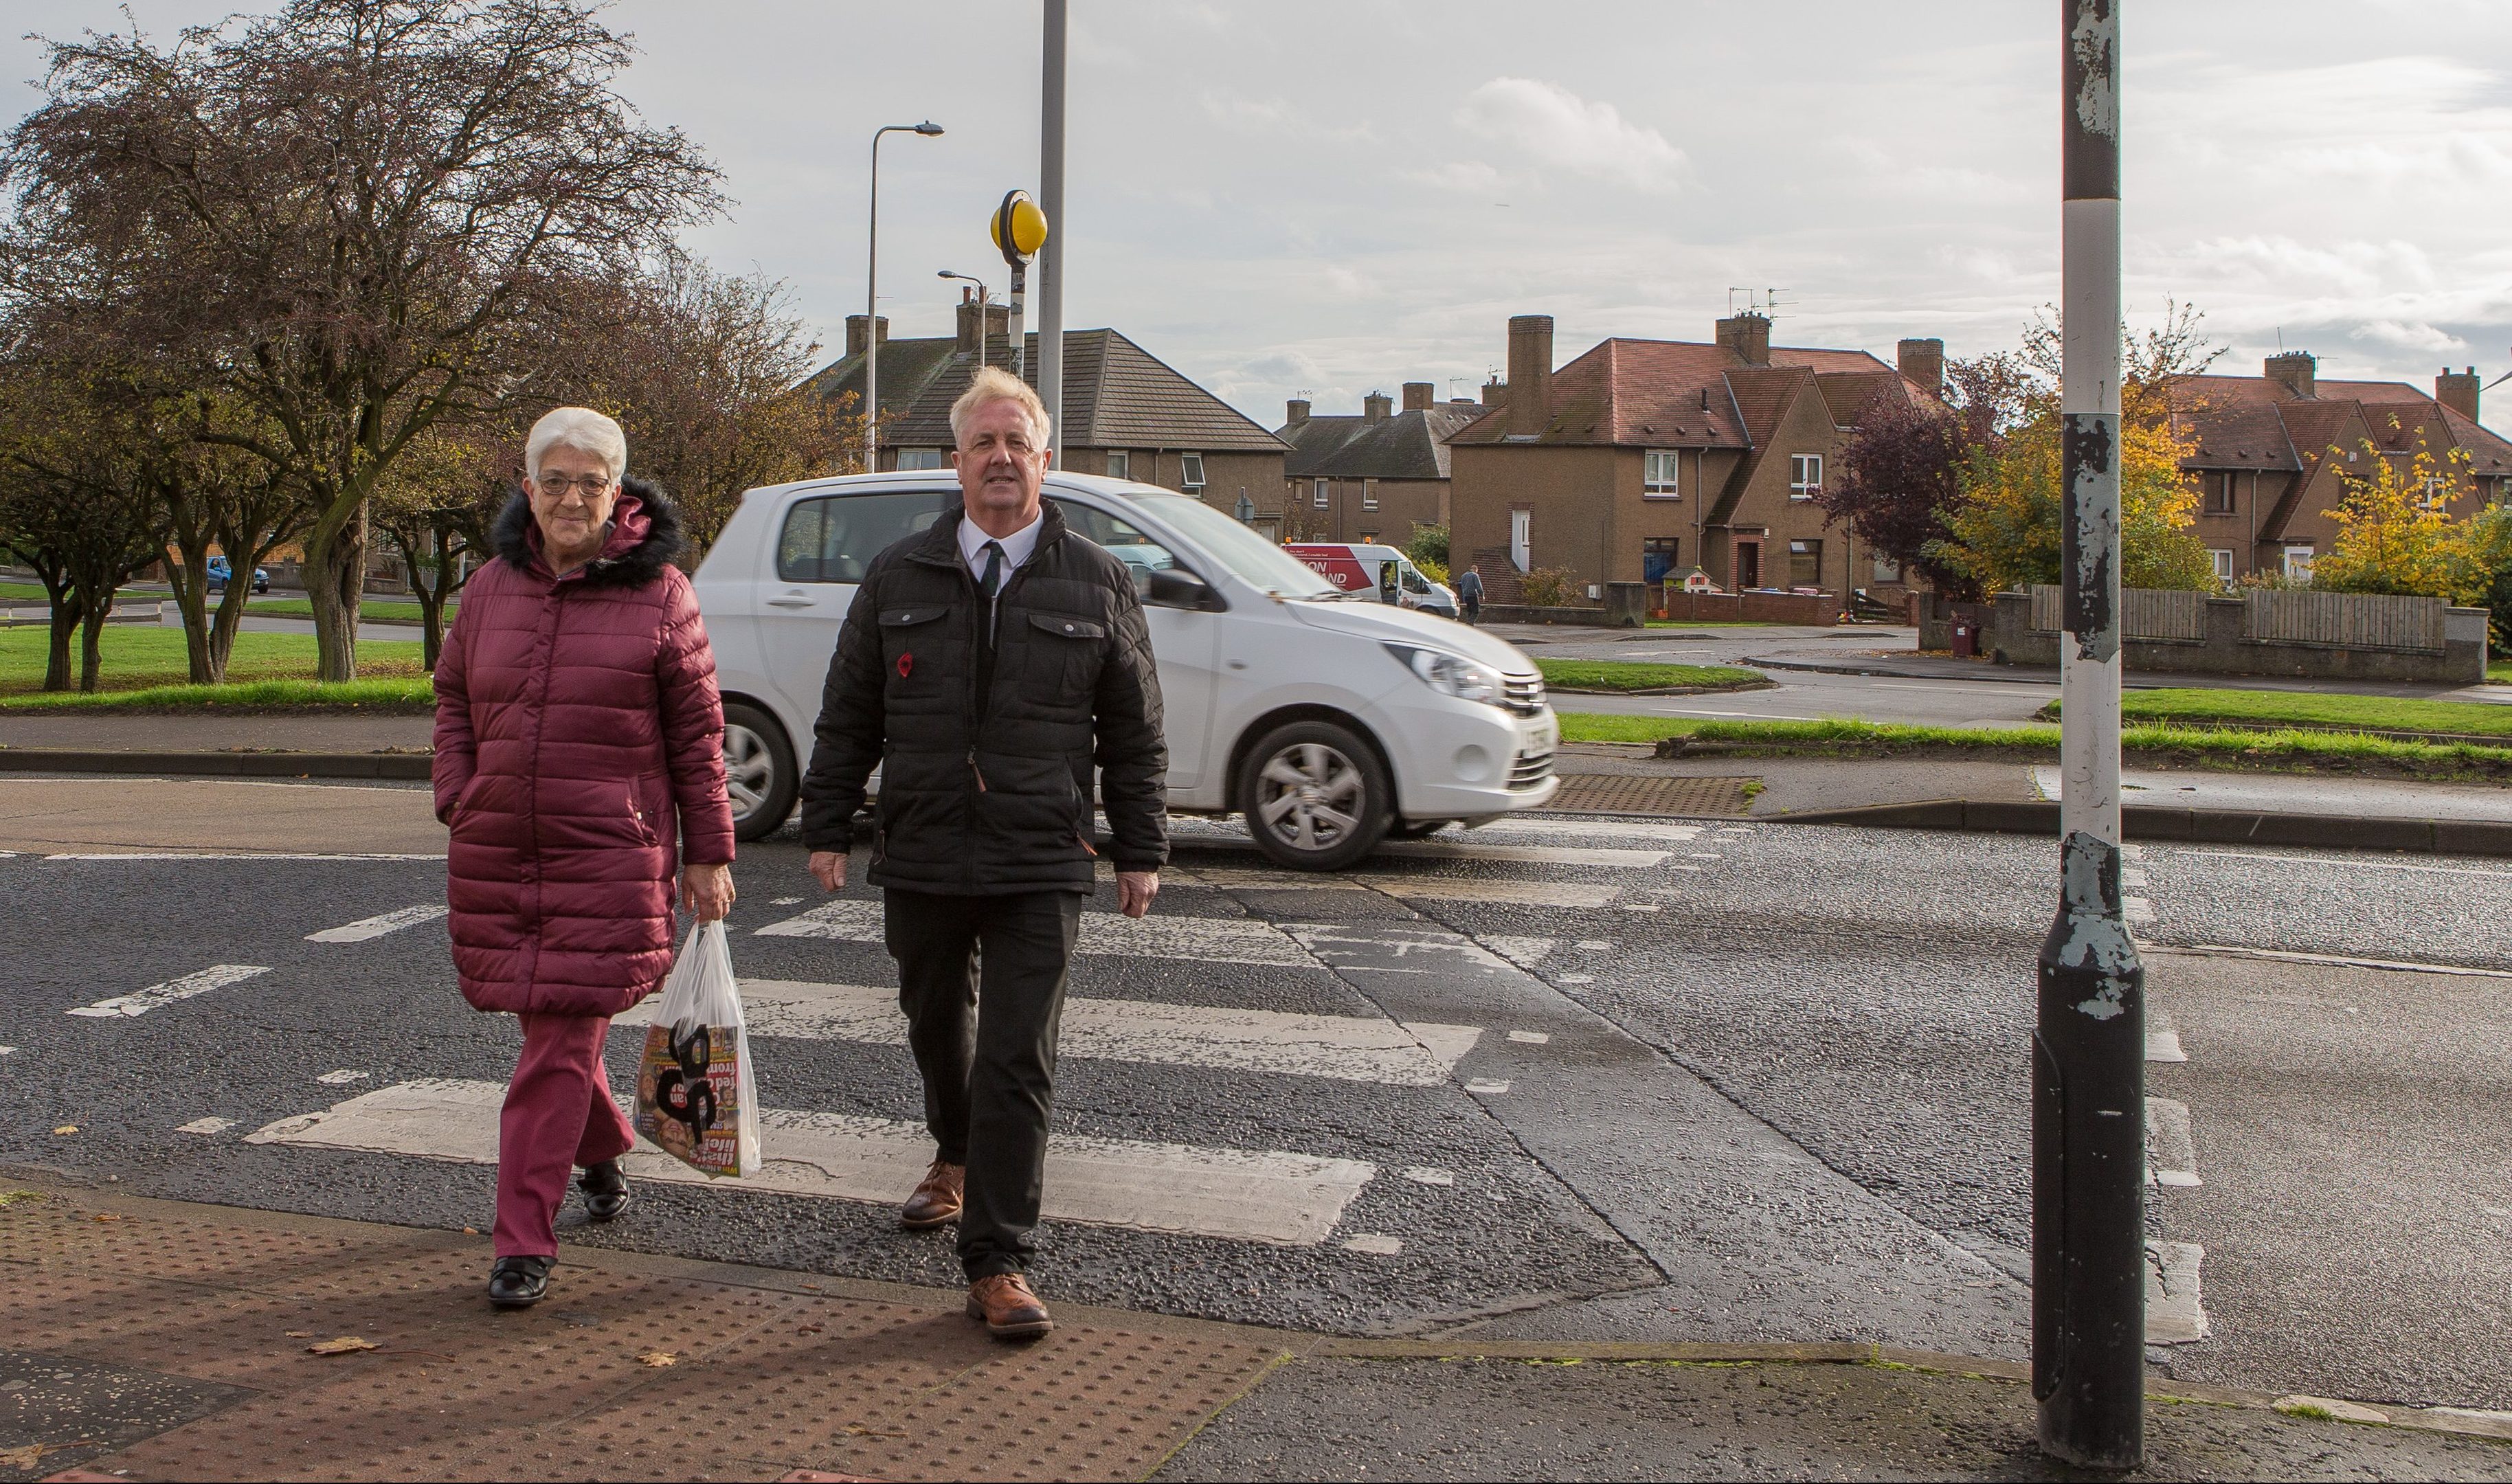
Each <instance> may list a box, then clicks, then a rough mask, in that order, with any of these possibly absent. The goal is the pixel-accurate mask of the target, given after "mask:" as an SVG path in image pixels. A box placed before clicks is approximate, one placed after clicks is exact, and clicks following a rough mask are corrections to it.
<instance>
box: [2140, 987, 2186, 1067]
mask: <svg viewBox="0 0 2512 1484" xmlns="http://www.w3.org/2000/svg"><path fill="white" fill-rule="evenodd" d="M2145 1059H2146V1060H2147V1061H2149V1062H2185V1061H2187V1060H2189V1053H2187V1052H2185V1051H2183V1050H2181V1049H2180V1028H2179V1027H2178V1026H2176V1025H2174V1024H2173V1023H2172V1012H2171V1011H2169V1010H2166V1009H2164V1008H2162V1007H2161V1006H2159V1005H2157V1004H2155V1003H2154V1002H2153V1001H2151V1000H2148V1001H2147V1002H2146V1006H2145Z"/></svg>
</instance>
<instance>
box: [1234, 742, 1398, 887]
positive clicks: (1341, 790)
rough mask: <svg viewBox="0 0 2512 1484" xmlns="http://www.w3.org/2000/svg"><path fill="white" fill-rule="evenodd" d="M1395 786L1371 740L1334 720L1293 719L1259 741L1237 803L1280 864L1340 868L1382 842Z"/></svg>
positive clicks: (1261, 844) (1242, 776)
mask: <svg viewBox="0 0 2512 1484" xmlns="http://www.w3.org/2000/svg"><path fill="white" fill-rule="evenodd" d="M1393 802H1394V800H1393V790H1392V789H1391V788H1390V787H1389V786H1388V782H1387V770H1386V767H1385V765H1384V764H1382V763H1381V762H1379V761H1378V755H1377V754H1376V753H1375V752H1373V751H1372V750H1371V749H1370V747H1369V744H1368V743H1366V742H1364V741H1362V740H1361V739H1360V738H1359V737H1357V736H1354V734H1353V733H1352V732H1351V731H1350V730H1349V729H1347V728H1346V727H1344V726H1341V725H1338V724H1336V723H1334V722H1324V721H1316V722H1292V723H1290V724H1288V725H1285V726H1281V727H1277V728H1276V729H1275V730H1274V731H1273V732H1272V733H1271V734H1269V735H1268V736H1266V737H1265V738H1264V739H1262V740H1261V741H1259V742H1258V743H1257V745H1256V746H1255V748H1254V749H1252V750H1251V751H1250V752H1249V754H1248V756H1247V762H1246V763H1245V764H1244V771H1242V772H1241V773H1240V775H1239V785H1238V803H1239V807H1240V809H1241V810H1242V811H1243V812H1244V813H1245V815H1246V818H1247V830H1248V833H1249V834H1250V835H1252V836H1254V837H1255V840H1256V844H1257V847H1258V848H1259V849H1261V850H1263V851H1264V852H1265V853H1266V854H1267V855H1268V856H1271V857H1272V858H1273V859H1274V860H1275V861H1276V862H1277V863H1279V864H1282V865H1286V866H1290V867H1292V868H1294V869H1298V870H1306V871H1340V870H1342V869H1343V868H1344V867H1346V866H1349V865H1351V864H1353V863H1354V861H1357V860H1359V859H1360V858H1361V857H1362V856H1364V855H1367V854H1368V853H1369V852H1370V851H1372V850H1374V849H1376V848H1377V847H1378V842H1379V841H1380V840H1384V839H1385V838H1386V836H1387V829H1388V826H1389V825H1391V824H1392V823H1393V815H1394V810H1393Z"/></svg>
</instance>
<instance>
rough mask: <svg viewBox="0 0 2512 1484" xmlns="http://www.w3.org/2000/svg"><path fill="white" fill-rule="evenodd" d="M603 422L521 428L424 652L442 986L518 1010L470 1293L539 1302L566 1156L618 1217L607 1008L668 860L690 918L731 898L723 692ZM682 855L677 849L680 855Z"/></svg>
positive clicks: (693, 604)
mask: <svg viewBox="0 0 2512 1484" xmlns="http://www.w3.org/2000/svg"><path fill="white" fill-rule="evenodd" d="M627 458H628V443H627V439H626V437H625V435H623V434H622V433H621V432H620V430H619V424H617V423H615V422H613V421H611V420H610V419H609V418H608V417H605V416H603V415H602V414H601V413H599V412H595V411H591V410H586V409H584V408H561V409H559V410H556V411H554V412H551V413H549V414H548V415H547V416H545V417H543V418H541V420H540V421H539V422H537V423H535V424H533V426H532V431H531V436H530V439H529V440H528V442H527V444H526V446H525V459H524V466H525V469H526V471H527V473H526V478H525V480H524V488H523V490H522V492H520V493H518V494H517V495H516V496H515V497H514V499H513V500H511V501H510V502H508V504H507V506H506V509H505V513H504V514H502V515H500V516H499V517H498V518H497V524H496V527H495V528H494V531H493V533H492V541H491V544H492V545H493V546H494V548H495V551H496V559H495V560H494V561H491V563H490V564H489V565H488V566H483V567H482V568H481V569H480V570H479V571H478V572H476V573H475V574H473V576H472V578H471V581H470V583H469V585H468V587H467V588H466V589H465V591H464V592H463V595H462V605H461V608H460V610H459V613H458V616H456V617H455V618H454V620H453V629H452V632H451V633H450V634H449V635H447V636H446V641H445V651H444V653H443V654H442V655H441V656H440V657H439V658H438V660H437V664H436V817H437V818H438V819H440V820H442V821H444V822H445V823H446V824H447V825H448V826H450V827H451V830H452V843H451V852H450V855H449V858H448V862H447V873H446V874H447V878H448V881H447V887H448V900H449V901H450V902H451V906H452V919H451V926H452V933H453V965H454V968H455V970H456V971H457V973H458V974H459V976H460V979H461V983H462V995H463V997H464V998H466V999H468V1000H470V1001H471V1003H472V1005H473V1006H474V1007H476V1008H478V1009H481V1010H491V1011H504V1012H508V1013H511V1014H514V1015H516V1016H518V1017H519V1018H520V1019H521V1020H522V1022H523V1032H524V1046H523V1054H522V1056H521V1057H520V1058H519V1059H518V1061H517V1063H516V1066H515V1076H514V1080H513V1082H512V1083H511V1084H510V1085H509V1086H508V1087H507V1089H506V1104H505V1110H504V1112H503V1113H502V1114H501V1115H500V1117H499V1119H498V1125H497V1133H498V1141H497V1224H496V1264H495V1266H494V1267H493V1268H492V1269H491V1271H490V1277H489V1301H490V1302H491V1304H494V1305H496V1306H498V1307H499V1308H524V1307H527V1306H529V1305H531V1304H535V1303H538V1302H539V1301H540V1299H541V1296H542V1295H543V1294H545V1293H547V1292H548V1291H549V1272H550V1269H551V1267H552V1266H554V1265H555V1263H556V1261H557V1254H558V1237H557V1233H556V1222H557V1217H558V1208H559V1204H560V1202H562V1201H563V1200H565V1199H566V1198H567V1177H568V1171H569V1169H570V1168H573V1167H577V1166H581V1167H582V1168H583V1170H584V1176H583V1180H582V1182H581V1184H582V1186H583V1189H584V1192H585V1206H586V1210H587V1212H588V1214H589V1215H590V1216H591V1217H592V1218H593V1219H594V1220H595V1221H609V1220H611V1219H613V1218H615V1217H617V1216H618V1215H619V1213H620V1212H621V1211H622V1210H624V1209H626V1207H627V1204H628V1182H627V1180H626V1179H625V1178H624V1177H623V1176H621V1174H620V1172H619V1156H620V1155H622V1154H624V1153H626V1152H628V1149H629V1146H630V1145H631V1144H633V1143H634V1142H635V1136H634V1134H633V1133H632V1132H631V1131H630V1129H629V1125H628V1120H627V1118H626V1117H625V1116H623V1115H622V1114H621V1113H620V1111H619V1106H618V1105H617V1104H616V1103H614V1102H612V1101H611V1098H610V1084H609V1077H608V1074H606V1072H605V1070H604V1068H603V1063H602V1043H603V1039H604V1037H605V1035H607V1034H608V1031H609V1028H610V1017H611V1016H613V1015H616V1014H618V1013H619V1012H621V1011H622V1010H625V1009H627V1008H628V1007H629V1006H631V1005H633V1004H635V1003H637V1001H639V1000H640V999H643V998H645V997H646V996H648V995H649V994H652V993H653V992H654V990H655V989H656V988H657V987H659V986H660V985H661V984H662V982H663V977H664V975H665V974H666V973H668V972H669V971H670V969H671V966H672V936H673V933H672V929H673V920H672V906H673V897H674V894H675V893H674V882H673V873H674V870H675V866H676V864H677V865H678V870H679V876H680V880H679V885H678V895H679V899H680V902H681V905H683V906H685V907H687V908H688V909H689V910H690V911H691V912H692V913H694V914H695V915H696V917H697V918H698V919H699V920H700V921H706V920H711V919H713V918H721V917H723V916H724V915H725V914H726V912H727V911H729V910H730V909H731V906H732V806H731V803H730V801H728V800H727V799H726V797H725V789H724V703H723V701H722V700H721V698H720V697H719V696H718V695H717V693H716V683H715V653H714V651H713V650H712V649H710V648H709V647H708V646H707V637H706V628H705V626H704V625H703V624H702V623H700V621H699V619H698V605H697V599H696V596H695V595H694V594H693V593H691V592H690V590H689V579H688V578H687V576H686V575H684V574H683V573H682V572H681V570H680V568H678V567H676V566H672V565H671V564H672V559H673V558H674V557H675V556H677V555H679V553H680V549H681V523H680V514H679V512H678V511H677V510H676V509H675V508H674V507H673V505H672V502H671V501H670V500H669V499H668V498H666V497H665V496H664V494H663V492H662V491H661V490H660V489H656V488H653V487H652V486H650V485H646V484H643V483H641V482H639V481H636V480H631V479H623V478H621V474H622V471H623V469H624V468H625V467H626V464H627ZM683 862H685V864H681V863H683Z"/></svg>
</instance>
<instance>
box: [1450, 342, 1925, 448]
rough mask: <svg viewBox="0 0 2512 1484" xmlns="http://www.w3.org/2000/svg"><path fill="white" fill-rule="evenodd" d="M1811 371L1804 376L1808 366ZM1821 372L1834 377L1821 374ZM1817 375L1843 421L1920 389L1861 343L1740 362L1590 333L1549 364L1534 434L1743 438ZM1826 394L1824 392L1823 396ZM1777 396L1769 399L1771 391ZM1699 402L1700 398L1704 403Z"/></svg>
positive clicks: (1659, 443)
mask: <svg viewBox="0 0 2512 1484" xmlns="http://www.w3.org/2000/svg"><path fill="white" fill-rule="evenodd" d="M1809 371H1811V372H1813V373H1814V374H1813V375H1812V376H1811V377H1810V376H1808V375H1807V372H1809ZM1825 378H1838V379H1836V380H1827V379H1825ZM1817 382H1822V383H1823V384H1825V385H1826V386H1830V387H1835V388H1837V389H1838V391H1839V393H1840V395H1841V398H1842V401H1843V402H1845V403H1846V402H1851V401H1853V400H1854V402H1855V406H1834V407H1833V408H1832V411H1833V414H1834V421H1845V420H1847V417H1848V416H1849V415H1853V414H1854V413H1855V411H1856V410H1857V408H1859V407H1864V405H1865V400H1866V398H1867V397H1870V396H1873V395H1875V394H1876V393H1878V392H1882V393H1886V394H1888V395H1889V394H1891V393H1892V392H1893V391H1894V389H1895V388H1899V389H1900V392H1901V394H1902V395H1904V396H1923V395H1925V394H1924V393H1921V392H1919V391H1918V389H1917V388H1915V387H1913V386H1912V385H1911V384H1910V383H1909V382H1907V381H1905V380H1904V379H1903V378H1902V376H1901V375H1900V373H1899V372H1897V371H1894V370H1893V368H1891V367H1889V366H1887V365H1885V364H1884V363H1883V362H1881V361H1879V360H1877V359H1876V358H1875V357H1873V356H1870V355H1868V354H1867V353H1866V352H1864V351H1863V350H1817V349H1808V348H1805V347H1801V346H1773V347H1772V348H1771V364H1770V365H1768V366H1748V365H1747V364H1746V363H1745V362H1744V361H1743V360H1742V359H1741V358H1739V357H1738V356H1737V355H1736V353H1735V352H1734V351H1732V350H1729V349H1728V348H1727V347H1725V346H1723V345H1704V344H1701V343H1699V342H1696V341H1689V340H1629V339H1610V340H1601V341H1598V342H1597V343H1596V344H1595V345H1594V346H1593V347H1591V348H1590V349H1589V350H1588V351H1587V352H1586V353H1585V354H1583V355H1581V356H1580V357H1578V358H1577V359H1576V360H1574V361H1572V362H1570V363H1569V364H1568V365H1566V366H1564V367H1562V368H1561V369H1560V370H1559V371H1554V372H1553V373H1552V409H1551V410H1552V419H1551V422H1550V425H1549V426H1548V427H1547V428H1546V429H1545V431H1544V433H1543V435H1542V436H1541V437H1540V438H1539V439H1538V440H1537V441H1538V442H1541V443H1548V444H1619V445H1623V446H1627V447H1642V448H1654V449H1674V448H1682V449H1695V448H1699V449H1742V448H1750V447H1752V445H1753V442H1754V440H1753V438H1752V437H1751V436H1750V428H1749V426H1748V424H1749V423H1750V420H1751V418H1750V415H1748V414H1750V413H1753V412H1758V413H1760V414H1763V415H1765V417H1766V419H1767V420H1766V421H1765V422H1764V423H1763V424H1762V425H1763V426H1764V427H1765V428H1767V427H1768V426H1769V425H1770V424H1772V423H1775V422H1776V421H1777V419H1778V417H1779V416H1780V414H1781V413H1782V412H1784V411H1785V410H1786V398H1789V397H1793V396H1794V395H1796V394H1797V393H1799V392H1802V391H1803V390H1804V389H1805V388H1806V387H1807V386H1808V385H1811V384H1815V383H1817ZM1829 396H1830V394H1829V393H1828V392H1827V393H1826V394H1825V397H1826V402H1827V403H1828V401H1829ZM1772 398H1779V399H1781V400H1780V401H1779V402H1777V403H1772V402H1771V401H1770V399H1772ZM1705 404H1706V405H1705ZM1508 435H1509V418H1508V416H1507V415H1506V414H1505V413H1504V414H1502V415H1498V416H1490V417H1483V418H1481V419H1479V420H1478V421H1476V422H1474V423H1473V424H1472V426H1470V427H1469V428H1467V429H1466V430H1465V431H1463V432H1461V433H1459V434H1458V435H1457V436H1456V438H1455V439H1454V440H1453V441H1454V442H1457V443H1463V444H1496V443H1507V442H1511V439H1510V438H1509V436H1508Z"/></svg>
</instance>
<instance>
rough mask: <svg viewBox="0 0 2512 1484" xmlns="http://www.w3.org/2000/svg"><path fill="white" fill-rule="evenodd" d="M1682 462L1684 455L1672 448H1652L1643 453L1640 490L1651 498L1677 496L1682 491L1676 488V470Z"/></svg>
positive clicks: (1661, 498)
mask: <svg viewBox="0 0 2512 1484" xmlns="http://www.w3.org/2000/svg"><path fill="white" fill-rule="evenodd" d="M1682 462H1683V455H1682V454H1680V453H1677V452H1675V451H1674V450H1673V449H1652V450H1651V451H1650V452H1648V453H1645V454H1643V455H1641V467H1640V492H1641V493H1642V494H1644V495H1647V496H1648V497H1649V498H1651V499H1659V500H1670V499H1673V498H1675V496H1676V495H1677V494H1678V493H1680V492H1681V491H1679V490H1678V489H1676V488H1675V471H1676V470H1677V469H1679V468H1681V467H1682Z"/></svg>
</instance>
